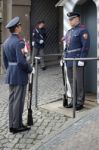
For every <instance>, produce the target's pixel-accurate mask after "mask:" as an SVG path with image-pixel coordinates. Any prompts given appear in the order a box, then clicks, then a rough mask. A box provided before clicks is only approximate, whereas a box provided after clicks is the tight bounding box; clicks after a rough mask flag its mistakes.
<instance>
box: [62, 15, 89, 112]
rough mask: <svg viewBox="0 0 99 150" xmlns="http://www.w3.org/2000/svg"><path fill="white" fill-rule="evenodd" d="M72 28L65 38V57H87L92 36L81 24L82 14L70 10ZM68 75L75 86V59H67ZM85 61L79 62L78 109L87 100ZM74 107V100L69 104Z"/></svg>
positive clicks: (69, 106) (71, 84)
mask: <svg viewBox="0 0 99 150" xmlns="http://www.w3.org/2000/svg"><path fill="white" fill-rule="evenodd" d="M67 16H68V18H69V23H70V25H71V27H72V28H71V29H70V30H68V31H67V34H66V36H65V37H64V40H65V41H66V48H65V57H66V58H85V57H87V56H88V52H89V48H90V37H89V33H88V30H87V28H86V26H85V25H81V24H80V14H79V13H76V12H70V13H68V14H67ZM66 65H67V75H68V79H69V82H70V86H71V89H72V87H73V61H67V62H66ZM84 67H85V62H84V61H78V62H77V82H76V83H77V101H76V110H80V109H82V108H83V105H84V100H85V92H84ZM67 107H68V108H71V107H73V102H72V101H71V103H70V104H69V105H68V106H67Z"/></svg>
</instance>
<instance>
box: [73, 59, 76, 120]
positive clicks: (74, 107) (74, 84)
mask: <svg viewBox="0 0 99 150" xmlns="http://www.w3.org/2000/svg"><path fill="white" fill-rule="evenodd" d="M75 105H76V60H73V118H75V116H76V115H75V110H76V106H75Z"/></svg>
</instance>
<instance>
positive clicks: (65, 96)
mask: <svg viewBox="0 0 99 150" xmlns="http://www.w3.org/2000/svg"><path fill="white" fill-rule="evenodd" d="M61 66H62V76H63V86H64V95H63V106H64V107H66V106H68V97H67V82H66V78H67V77H66V73H65V62H63V60H62V65H61Z"/></svg>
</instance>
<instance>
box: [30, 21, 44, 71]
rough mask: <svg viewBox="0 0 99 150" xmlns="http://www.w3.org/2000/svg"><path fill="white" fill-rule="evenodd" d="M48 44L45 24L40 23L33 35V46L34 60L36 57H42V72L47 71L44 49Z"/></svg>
mask: <svg viewBox="0 0 99 150" xmlns="http://www.w3.org/2000/svg"><path fill="white" fill-rule="evenodd" d="M45 42H46V29H45V22H44V21H39V22H38V23H37V25H36V27H35V29H33V33H32V46H33V60H34V57H35V56H40V57H41V59H40V63H41V68H42V70H45V69H46V67H45V62H44V57H43V56H44V47H45Z"/></svg>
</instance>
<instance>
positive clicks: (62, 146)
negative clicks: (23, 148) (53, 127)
mask: <svg viewBox="0 0 99 150" xmlns="http://www.w3.org/2000/svg"><path fill="white" fill-rule="evenodd" d="M84 149H85V150H99V107H98V108H95V109H93V110H91V111H90V112H89V114H87V116H85V117H83V118H81V119H80V120H79V121H77V122H75V123H74V124H72V125H71V126H69V127H68V128H66V129H65V130H63V131H62V132H61V133H59V134H57V135H56V136H54V137H53V138H51V139H50V140H48V141H47V142H45V143H43V144H42V145H40V147H38V148H37V149H36V150H84ZM31 150H34V149H31Z"/></svg>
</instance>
